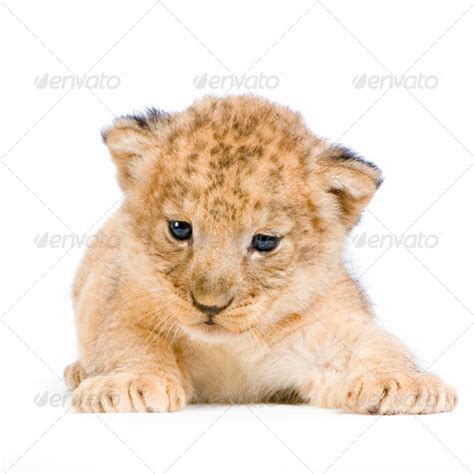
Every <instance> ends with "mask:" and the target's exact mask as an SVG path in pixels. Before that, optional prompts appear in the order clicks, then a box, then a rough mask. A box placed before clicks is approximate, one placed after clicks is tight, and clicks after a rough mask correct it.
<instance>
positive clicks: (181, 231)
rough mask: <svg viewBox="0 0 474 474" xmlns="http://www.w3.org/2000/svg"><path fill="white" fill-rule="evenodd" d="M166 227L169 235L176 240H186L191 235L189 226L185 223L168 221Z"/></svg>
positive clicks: (191, 229)
mask: <svg viewBox="0 0 474 474" xmlns="http://www.w3.org/2000/svg"><path fill="white" fill-rule="evenodd" d="M168 227H169V229H170V232H171V235H172V236H173V237H174V238H175V239H178V240H188V239H189V238H190V237H191V235H192V234H193V228H192V227H191V224H189V223H188V222H185V221H170V222H169V224H168Z"/></svg>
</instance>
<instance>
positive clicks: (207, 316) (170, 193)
mask: <svg viewBox="0 0 474 474" xmlns="http://www.w3.org/2000/svg"><path fill="white" fill-rule="evenodd" d="M103 136H104V140H105V142H106V143H107V146H108V148H109V150H110V153H111V155H112V158H113V160H114V162H115V164H116V166H117V168H118V177H119V182H120V184H121V186H122V188H123V189H124V191H125V195H126V202H125V205H124V208H123V210H122V212H123V215H124V217H125V219H124V221H125V222H126V224H125V229H126V230H125V240H126V241H127V248H126V252H127V255H126V258H127V260H128V264H129V268H131V269H132V271H133V273H134V276H136V277H137V278H140V279H141V283H142V284H143V285H145V286H146V287H147V288H148V289H149V290H150V291H151V292H152V294H154V295H155V297H156V302H157V306H156V312H157V314H158V316H159V317H161V318H162V320H163V321H164V322H166V324H168V325H171V326H173V327H174V328H176V327H179V328H180V329H182V330H184V331H185V332H187V333H188V334H190V335H194V336H197V337H201V338H204V339H206V340H208V341H212V340H214V341H217V340H222V338H223V337H230V336H232V335H235V334H245V333H247V334H248V333H252V332H254V333H264V332H265V331H266V330H267V329H269V327H270V326H272V325H275V324H278V323H279V322H280V321H282V320H284V319H285V318H294V317H295V315H296V314H298V313H301V312H303V311H304V310H305V308H307V307H308V305H309V304H310V303H311V302H312V301H313V300H314V299H316V298H318V296H319V295H321V294H323V293H324V291H325V289H326V288H327V285H328V284H329V283H330V282H331V281H333V280H334V278H337V276H338V275H340V274H341V269H342V259H341V250H342V246H343V243H344V239H345V236H346V235H347V233H348V232H349V230H350V229H351V228H352V226H353V225H354V224H355V223H356V222H357V220H358V218H359V215H360V213H361V211H362V209H363V208H364V207H365V206H366V205H367V203H368V202H369V200H370V199H371V197H372V195H373V194H374V192H375V190H376V188H377V186H378V185H379V183H380V173H379V171H378V170H377V168H375V167H374V166H373V165H372V164H370V163H367V162H365V161H363V160H361V159H359V158H358V157H357V156H356V155H354V154H353V153H351V152H350V151H348V150H346V149H343V148H340V147H337V146H330V145H328V144H327V143H325V142H324V141H323V140H321V139H319V138H318V137H316V136H315V135H313V134H312V133H311V132H310V131H309V130H308V129H307V128H306V126H305V124H304V122H303V120H302V119H301V117H300V116H299V115H298V114H296V113H294V112H292V111H290V110H289V109H287V108H285V107H281V106H278V105H275V104H272V103H270V102H268V101H266V100H264V99H260V98H253V97H248V96H235V97H226V98H223V99H218V98H205V99H203V100H200V101H198V102H196V103H194V104H193V105H192V106H191V107H190V108H189V109H187V110H186V111H184V112H179V113H174V114H166V113H162V112H158V111H156V110H150V111H148V112H147V113H146V114H144V115H140V116H127V117H123V118H120V119H118V120H117V121H116V122H115V123H114V125H113V126H112V127H110V128H109V129H108V130H106V131H105V132H104V134H103Z"/></svg>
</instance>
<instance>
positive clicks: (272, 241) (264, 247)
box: [252, 234, 280, 252]
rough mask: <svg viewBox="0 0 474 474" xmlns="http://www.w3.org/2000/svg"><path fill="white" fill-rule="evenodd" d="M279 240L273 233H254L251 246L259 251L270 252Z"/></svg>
mask: <svg viewBox="0 0 474 474" xmlns="http://www.w3.org/2000/svg"><path fill="white" fill-rule="evenodd" d="M278 242H280V239H279V238H278V237H275V236H274V235H265V234H255V235H254V236H253V239H252V247H253V248H254V249H255V250H258V251H259V252H270V250H273V249H274V248H275V247H276V246H277V245H278Z"/></svg>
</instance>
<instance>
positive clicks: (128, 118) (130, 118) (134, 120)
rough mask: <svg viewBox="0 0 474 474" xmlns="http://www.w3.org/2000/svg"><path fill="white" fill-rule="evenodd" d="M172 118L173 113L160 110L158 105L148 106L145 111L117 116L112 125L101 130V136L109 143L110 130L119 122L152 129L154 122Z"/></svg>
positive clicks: (103, 140) (105, 142) (143, 128)
mask: <svg viewBox="0 0 474 474" xmlns="http://www.w3.org/2000/svg"><path fill="white" fill-rule="evenodd" d="M170 118H171V114H169V113H168V112H165V111H163V110H160V109H158V108H156V107H147V108H146V109H145V110H144V111H143V112H135V113H132V114H127V115H121V116H119V117H116V118H115V119H114V121H113V123H112V125H111V126H109V127H105V128H103V129H102V130H101V132H100V136H101V137H102V142H103V143H104V144H107V136H108V134H109V131H110V130H112V129H113V128H114V127H115V126H116V125H118V124H124V123H125V124H127V122H128V125H130V126H135V127H138V128H140V129H142V130H150V129H151V126H152V125H153V124H156V123H159V122H164V121H168V120H169V119H170Z"/></svg>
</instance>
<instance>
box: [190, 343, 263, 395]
mask: <svg viewBox="0 0 474 474" xmlns="http://www.w3.org/2000/svg"><path fill="white" fill-rule="evenodd" d="M184 362H185V366H186V368H187V370H188V371H189V374H190V376H191V378H192V380H193V384H194V388H195V401H196V402H206V403H230V402H232V403H252V402H255V401H257V400H259V399H261V398H262V395H263V393H264V392H265V391H266V390H267V388H266V387H265V383H264V374H265V369H266V367H267V366H268V355H266V354H265V353H264V351H262V350H255V349H254V350H253V351H250V350H249V351H246V350H243V349H238V348H227V347H225V346H210V347H203V346H188V347H187V348H186V350H185V351H184Z"/></svg>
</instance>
